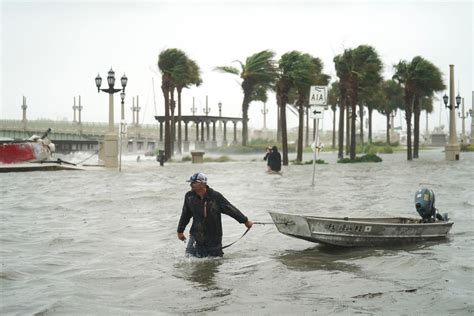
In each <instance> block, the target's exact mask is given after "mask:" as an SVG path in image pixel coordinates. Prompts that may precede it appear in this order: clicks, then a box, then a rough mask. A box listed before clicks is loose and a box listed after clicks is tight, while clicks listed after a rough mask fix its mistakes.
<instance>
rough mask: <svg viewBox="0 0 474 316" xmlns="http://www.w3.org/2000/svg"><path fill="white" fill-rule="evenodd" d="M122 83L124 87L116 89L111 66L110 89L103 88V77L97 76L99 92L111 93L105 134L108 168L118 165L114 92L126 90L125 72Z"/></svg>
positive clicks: (108, 80) (109, 74)
mask: <svg viewBox="0 0 474 316" xmlns="http://www.w3.org/2000/svg"><path fill="white" fill-rule="evenodd" d="M120 81H121V84H122V89H115V88H114V85H115V72H114V71H113V70H112V68H110V70H109V72H108V75H107V83H108V85H109V88H108V89H101V88H100V86H101V84H102V78H101V77H100V75H99V74H97V77H96V78H95V84H96V86H97V92H100V91H102V92H106V93H108V94H109V126H108V130H107V133H106V134H105V136H104V151H105V153H104V164H105V167H106V168H117V166H118V160H117V155H118V148H117V134H116V133H115V130H114V93H116V92H119V91H123V92H125V87H126V86H127V82H128V78H127V77H126V76H125V74H124V75H123V76H122V78H121V79H120Z"/></svg>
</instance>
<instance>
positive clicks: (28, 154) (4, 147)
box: [0, 142, 51, 164]
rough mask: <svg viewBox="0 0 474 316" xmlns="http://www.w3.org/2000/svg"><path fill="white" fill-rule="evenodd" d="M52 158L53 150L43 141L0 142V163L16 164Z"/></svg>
mask: <svg viewBox="0 0 474 316" xmlns="http://www.w3.org/2000/svg"><path fill="white" fill-rule="evenodd" d="M47 159H51V151H50V149H49V147H48V146H47V145H45V144H44V143H43V142H20V143H3V144H0V163H4V164H15V163H22V162H27V161H42V160H47Z"/></svg>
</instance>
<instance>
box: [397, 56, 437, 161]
mask: <svg viewBox="0 0 474 316" xmlns="http://www.w3.org/2000/svg"><path fill="white" fill-rule="evenodd" d="M393 67H394V68H395V74H394V75H393V79H394V80H396V81H397V82H398V83H399V84H400V85H402V86H403V88H404V102H405V119H406V122H407V160H412V159H413V153H412V142H411V116H412V113H415V129H414V134H415V137H414V138H415V139H414V142H415V148H416V156H415V158H418V144H419V119H420V111H421V109H420V105H419V101H418V98H420V97H423V96H431V95H432V94H433V93H434V92H435V91H441V90H443V89H444V88H445V85H444V83H443V80H442V77H441V72H440V71H439V69H438V68H437V67H436V66H434V65H433V64H432V63H431V62H429V61H427V60H425V59H424V58H423V57H420V56H416V57H414V58H413V59H412V61H411V62H407V61H404V60H402V61H400V62H399V63H398V64H396V65H394V66H393Z"/></svg>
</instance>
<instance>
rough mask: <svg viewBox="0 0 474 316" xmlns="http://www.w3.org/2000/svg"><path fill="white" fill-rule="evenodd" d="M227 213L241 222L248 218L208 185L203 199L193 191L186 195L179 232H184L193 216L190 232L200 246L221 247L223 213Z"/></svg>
mask: <svg viewBox="0 0 474 316" xmlns="http://www.w3.org/2000/svg"><path fill="white" fill-rule="evenodd" d="M222 213H224V214H227V215H229V216H230V217H232V218H234V219H235V220H236V221H238V222H239V223H245V222H247V220H248V218H247V217H246V216H245V215H244V214H242V212H240V211H239V210H238V209H237V208H236V207H235V206H233V205H232V204H230V202H229V201H227V199H226V198H225V197H224V196H223V195H222V194H220V193H219V192H217V191H214V190H213V189H212V188H210V187H208V186H207V191H206V193H205V194H204V197H203V199H201V197H200V196H199V195H197V194H196V193H195V192H193V191H189V192H187V193H186V195H185V196H184V205H183V210H182V212H181V218H180V219H179V224H178V233H182V232H184V229H185V228H186V225H187V224H188V223H189V221H190V220H191V217H192V218H193V224H192V226H191V230H190V234H191V235H192V236H194V238H195V239H196V244H197V245H198V246H200V247H209V248H212V247H220V246H221V245H222V222H221V214H222Z"/></svg>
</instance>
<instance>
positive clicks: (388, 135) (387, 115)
mask: <svg viewBox="0 0 474 316" xmlns="http://www.w3.org/2000/svg"><path fill="white" fill-rule="evenodd" d="M390 114H391V112H388V113H387V114H385V116H386V117H387V145H389V146H390Z"/></svg>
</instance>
